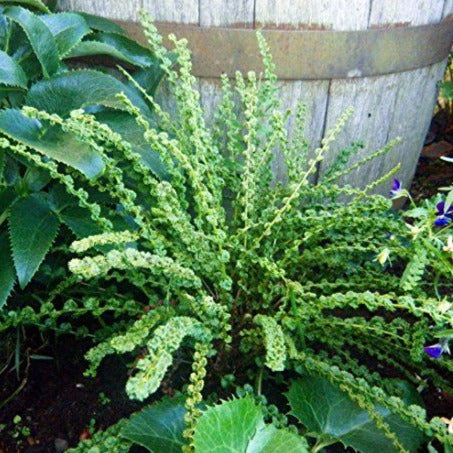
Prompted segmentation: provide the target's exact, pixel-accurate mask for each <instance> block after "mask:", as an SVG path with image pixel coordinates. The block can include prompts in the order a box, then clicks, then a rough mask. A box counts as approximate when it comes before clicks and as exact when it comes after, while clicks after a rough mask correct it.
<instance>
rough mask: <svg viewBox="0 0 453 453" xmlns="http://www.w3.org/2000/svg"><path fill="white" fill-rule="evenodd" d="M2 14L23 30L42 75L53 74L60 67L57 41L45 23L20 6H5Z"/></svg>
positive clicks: (48, 75)
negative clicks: (39, 65)
mask: <svg viewBox="0 0 453 453" xmlns="http://www.w3.org/2000/svg"><path fill="white" fill-rule="evenodd" d="M4 14H5V16H7V17H9V18H10V19H11V20H13V21H14V22H16V23H17V24H19V25H20V27H21V28H22V29H23V30H24V32H25V34H26V35H27V38H28V40H29V41H30V45H31V46H32V48H33V51H34V53H35V55H36V57H37V58H38V60H39V63H40V64H41V67H42V72H43V75H44V77H50V76H51V75H53V74H55V73H56V72H57V71H58V68H59V67H60V59H59V56H58V48H57V43H56V41H55V38H54V37H53V35H52V33H51V31H50V30H49V28H48V27H47V25H46V24H45V23H44V22H43V21H42V20H41V19H40V18H39V17H38V16H37V15H36V14H33V13H32V12H31V11H29V10H27V9H25V8H22V7H20V6H12V7H10V8H6V9H5V11H4Z"/></svg>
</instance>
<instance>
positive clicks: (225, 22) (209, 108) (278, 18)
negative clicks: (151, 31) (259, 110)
mask: <svg viewBox="0 0 453 453" xmlns="http://www.w3.org/2000/svg"><path fill="white" fill-rule="evenodd" d="M61 6H62V8H63V9H79V10H83V11H86V12H90V13H94V14H100V15H103V16H106V17H112V18H116V19H122V20H136V10H137V9H139V8H146V9H147V10H148V11H150V13H151V15H152V16H153V17H154V18H155V19H156V20H158V21H168V22H180V23H188V24H197V25H201V26H234V27H250V28H251V27H257V26H264V27H278V28H284V29H294V28H296V29H297V28H306V29H332V30H364V29H367V28H374V27H394V26H415V25H423V24H430V23H435V22H438V21H440V20H441V19H442V18H444V17H446V16H447V15H449V14H452V13H453V0H405V1H403V0H398V1H395V0H336V1H327V0H165V1H164V0H122V1H113V0H111V1H108V0H62V1H61ZM420 45H423V43H420ZM219 51H221V49H219ZM396 58H404V56H396ZM444 67H445V62H441V63H437V64H434V65H432V66H427V67H424V68H419V69H416V70H412V71H406V72H403V73H397V74H389V75H383V76H378V77H366V78H350V79H341V80H340V79H338V80H330V81H328V80H326V81H303V80H301V81H285V82H280V85H279V86H280V92H281V99H282V103H283V106H284V108H292V109H294V108H295V106H296V104H297V102H299V101H303V102H306V103H307V104H308V106H309V108H310V112H311V115H310V117H309V120H308V122H307V125H306V134H307V138H308V139H309V140H310V142H311V149H314V148H315V147H317V146H318V145H319V143H320V141H321V138H322V136H323V135H324V134H325V132H326V130H328V129H329V128H330V127H332V126H333V124H334V123H335V121H336V120H337V119H338V117H339V116H340V115H341V114H342V113H343V112H344V110H345V109H346V108H347V107H349V106H352V107H354V109H355V111H354V114H353V115H352V117H351V119H350V121H349V123H348V126H347V129H346V130H345V131H343V132H342V133H341V134H340V136H339V137H338V140H337V142H336V143H335V145H334V146H333V147H332V151H331V152H330V153H329V155H328V156H326V159H325V161H324V162H322V165H321V168H320V174H321V175H322V173H323V172H324V171H325V169H326V168H328V166H329V164H331V163H332V161H333V160H334V158H335V155H336V153H337V152H338V150H339V149H341V147H343V146H346V145H348V144H350V143H351V142H353V141H358V140H361V141H363V142H365V144H366V146H365V148H364V149H363V150H362V151H361V152H360V153H359V154H358V155H356V156H355V157H354V158H353V160H352V161H353V162H354V161H357V160H358V159H360V158H362V157H364V156H366V155H368V154H369V153H370V152H371V151H373V150H375V149H377V148H380V147H381V146H383V145H384V144H385V143H386V142H387V141H388V140H390V139H392V138H394V137H396V136H401V137H402V139H403V142H402V143H401V144H400V145H398V146H397V147H396V148H395V149H394V150H393V151H392V152H391V153H389V154H387V155H386V156H384V157H382V158H380V159H377V160H375V161H373V162H371V163H369V164H367V165H366V166H365V167H363V168H362V169H361V170H359V171H356V172H354V173H352V174H350V175H349V176H348V177H347V182H348V183H349V184H351V185H353V186H359V187H364V186H365V185H367V184H369V183H370V182H372V181H373V180H375V179H376V178H378V177H379V176H382V174H384V173H385V172H387V171H389V170H390V169H391V168H392V167H393V166H395V165H396V164H398V163H400V162H401V163H402V164H403V165H402V169H401V170H400V171H399V173H398V177H399V178H401V179H402V180H403V183H404V185H405V186H406V187H407V186H408V185H409V184H410V181H411V179H412V177H413V174H414V170H415V165H416V162H417V159H418V156H419V153H420V150H421V147H422V145H423V140H424V137H425V134H426V131H427V128H428V126H429V122H430V118H431V115H432V110H433V107H434V103H435V98H436V92H437V88H436V83H437V81H438V80H440V79H441V77H442V73H443V69H444ZM199 87H200V91H201V100H202V103H203V105H204V108H205V110H206V119H207V122H208V123H210V121H211V120H212V115H213V112H214V110H215V106H216V105H217V103H218V101H219V99H220V84H219V81H218V80H216V79H203V80H200V81H199ZM290 127H291V126H290ZM274 170H275V173H276V175H277V177H282V176H283V174H284V171H285V169H284V166H283V164H282V161H281V157H280V156H277V158H276V161H275V164H274ZM378 191H379V192H381V193H384V194H385V193H387V192H388V189H387V187H381V188H379V189H378Z"/></svg>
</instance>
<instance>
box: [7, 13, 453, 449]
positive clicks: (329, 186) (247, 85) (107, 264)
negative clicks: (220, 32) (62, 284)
mask: <svg viewBox="0 0 453 453" xmlns="http://www.w3.org/2000/svg"><path fill="white" fill-rule="evenodd" d="M144 28H145V33H146V35H147V37H148V39H149V43H150V46H151V48H152V51H153V53H154V55H156V57H157V58H158V59H159V61H160V67H161V69H162V70H163V72H164V73H165V74H166V77H167V79H168V82H169V85H170V88H171V90H172V93H173V95H174V98H175V104H176V106H177V112H176V114H170V113H169V112H166V111H164V110H163V109H162V108H161V107H160V105H159V104H158V103H156V101H155V100H154V99H153V98H152V97H151V96H150V95H149V94H148V93H146V90H144V89H143V88H142V87H141V86H140V85H139V84H138V83H136V82H135V81H134V80H133V79H132V78H131V77H130V76H129V75H128V74H127V73H125V74H124V75H125V77H127V78H128V80H129V81H130V82H131V83H132V84H133V85H134V86H135V88H136V89H137V90H139V91H140V92H141V94H142V95H143V96H144V97H145V98H146V100H147V102H149V103H150V105H152V107H153V110H154V112H155V115H156V120H155V121H154V122H152V121H150V120H149V118H147V117H146V116H145V115H144V114H143V112H142V111H141V110H140V108H139V107H138V106H136V105H134V104H133V103H132V102H131V100H130V99H129V98H128V97H127V96H126V95H124V94H120V95H118V97H117V101H118V102H119V103H121V105H122V108H123V109H124V110H125V111H127V112H128V113H129V114H130V115H133V116H134V118H135V121H136V122H137V124H138V125H139V126H140V128H141V131H142V136H143V138H144V139H145V140H146V141H147V143H148V144H149V146H150V147H151V149H152V150H153V151H154V152H157V153H158V155H159V158H160V159H161V161H162V162H163V164H164V165H165V168H166V172H167V176H166V177H165V178H164V177H160V176H159V175H157V174H155V173H153V172H152V171H151V170H150V169H149V168H148V167H147V166H146V165H144V164H143V161H142V158H141V156H140V154H139V153H137V151H136V150H134V147H133V144H132V143H131V142H130V141H129V140H128V139H127V138H126V137H125V136H122V135H121V134H119V133H117V132H115V131H113V130H112V129H111V128H110V127H109V126H108V125H107V124H105V123H103V122H101V121H98V119H96V117H95V116H93V115H91V114H89V113H87V112H86V111H82V110H75V111H73V112H72V113H71V115H70V117H69V118H62V117H61V116H60V115H58V114H55V113H48V112H44V111H39V110H37V109H35V108H31V107H25V108H24V109H23V114H24V115H26V116H27V117H28V118H31V119H33V120H39V121H40V122H42V123H43V124H48V125H55V126H58V127H60V128H61V129H62V130H63V131H64V132H65V133H68V134H70V135H71V136H76V137H77V139H78V140H79V141H80V142H82V143H84V144H85V145H87V146H88V147H89V149H90V150H91V151H92V152H94V153H96V155H97V156H99V158H100V159H102V163H103V170H102V172H100V173H99V174H98V175H97V177H96V178H92V179H87V178H86V177H85V176H84V175H83V174H82V173H81V172H76V171H74V170H71V169H68V167H66V166H65V165H64V164H62V163H59V162H56V161H54V160H53V159H43V158H42V156H41V155H40V154H38V153H37V152H36V148H35V147H34V146H33V144H30V143H24V142H22V143H21V142H20V141H19V140H17V139H13V138H3V139H2V140H1V141H0V147H1V148H3V149H8V150H10V152H12V153H14V155H15V156H17V157H19V158H21V159H24V160H27V161H30V162H33V164H34V165H35V166H36V167H38V168H41V169H43V170H45V171H47V172H48V173H49V174H50V175H51V177H52V178H53V179H55V180H56V181H58V182H59V183H60V184H61V185H62V186H63V187H64V188H65V189H66V190H67V192H68V193H70V194H71V195H72V196H74V197H76V198H77V200H78V203H79V206H80V208H81V209H84V210H85V211H86V212H87V213H88V214H89V216H90V218H91V220H92V222H93V223H95V224H96V225H97V226H98V227H99V229H100V231H101V232H100V233H99V234H95V235H90V236H87V237H85V238H82V239H80V240H78V241H76V242H74V243H73V244H72V246H71V249H72V251H73V252H74V253H76V254H80V255H81V256H80V257H76V258H74V259H72V260H71V261H70V262H69V269H70V270H71V272H72V273H73V275H74V276H75V279H76V283H75V284H76V287H77V281H80V282H81V281H84V282H88V283H89V284H91V285H92V286H93V287H102V285H103V284H108V285H111V284H115V282H117V283H116V284H117V286H116V287H117V291H118V293H119V296H120V295H121V293H122V292H126V294H127V297H130V298H132V299H133V301H134V302H135V303H136V304H137V305H139V306H140V305H142V306H143V313H142V315H141V316H140V318H139V319H135V320H134V318H129V322H127V321H126V323H125V324H126V325H124V323H123V325H122V326H120V327H119V328H118V329H117V331H116V332H114V333H112V334H111V336H110V337H109V338H107V339H106V340H104V341H102V342H100V343H99V344H98V345H97V346H95V347H94V348H93V349H91V350H90V351H89V352H88V354H87V359H88V360H89V362H90V368H89V370H88V374H89V375H94V374H95V373H96V369H97V368H98V366H99V365H100V363H101V362H102V360H103V359H104V358H105V357H106V356H107V355H109V354H127V353H135V354H136V353H137V351H139V350H140V351H143V349H145V350H146V352H144V353H142V354H141V356H140V357H139V358H138V359H137V360H136V362H135V363H134V372H133V374H132V375H131V377H130V378H129V380H128V383H127V386H126V391H127V393H128V395H129V396H130V398H133V399H137V400H140V401H143V400H145V399H147V398H148V397H149V396H150V395H152V394H153V393H154V392H156V391H157V390H158V388H159V387H160V385H161V383H162V381H163V379H164V378H165V377H166V375H167V373H168V372H169V370H170V369H173V370H174V369H175V368H177V367H178V366H179V365H181V363H184V362H185V361H186V360H185V359H186V358H187V355H188V354H190V355H191V357H192V358H191V363H192V365H191V372H190V373H189V377H188V382H187V386H186V387H185V389H184V395H185V402H184V405H185V411H184V422H185V428H184V432H183V438H184V439H185V441H184V442H185V445H184V449H185V450H187V451H192V450H193V449H194V448H196V444H197V434H196V429H197V421H198V420H201V417H202V413H203V412H202V408H201V406H200V404H201V403H202V401H203V391H204V388H205V386H206V385H209V388H210V389H212V386H214V387H215V386H216V385H218V383H219V382H220V381H221V379H222V378H223V377H224V376H225V375H233V376H234V379H235V381H236V382H237V383H238V385H244V384H245V383H253V385H254V389H255V391H256V393H258V394H260V393H262V391H263V385H265V383H266V382H273V380H275V379H277V376H280V375H281V373H282V372H283V371H288V372H289V373H290V374H291V375H293V376H294V375H297V374H302V375H303V376H312V377H318V378H320V379H324V380H325V384H323V385H325V386H326V388H327V386H329V385H330V386H334V387H335V388H338V389H340V390H341V391H342V392H344V394H345V395H346V396H345V397H346V399H348V400H349V401H350V402H351V404H354V405H355V407H357V410H361V411H363V413H365V414H368V416H369V417H370V424H371V425H373V426H374V427H375V428H376V429H379V430H380V431H381V433H382V436H383V438H385V439H386V442H387V444H386V445H387V447H388V448H389V449H388V450H386V451H398V452H406V451H411V450H412V451H415V450H414V448H416V447H417V446H415V447H414V445H413V443H411V442H408V441H407V439H406V438H405V437H404V436H400V435H399V434H400V433H399V432H398V433H396V432H395V429H396V430H397V431H398V426H400V425H402V424H403V425H404V426H406V425H405V424H407V425H408V426H411V427H413V428H412V429H415V430H417V431H419V432H420V433H421V435H424V436H425V437H426V438H429V439H436V440H437V441H439V442H441V443H443V444H444V445H450V444H451V441H452V435H451V434H449V433H448V431H447V428H446V426H445V424H444V423H443V422H442V421H441V420H440V419H438V418H433V419H432V420H427V418H426V414H425V412H424V410H423V409H422V408H421V407H420V406H418V405H410V404H409V405H408V404H406V403H405V401H404V398H403V394H402V391H401V386H400V385H399V384H398V383H397V382H395V381H394V380H392V379H388V377H387V376H386V375H385V374H381V367H380V366H379V365H380V364H381V365H383V366H384V367H386V368H390V369H392V370H393V371H394V372H396V373H397V374H398V375H399V376H401V377H402V378H404V379H406V380H408V381H409V382H411V383H412V384H415V385H416V386H420V387H425V386H426V385H428V384H427V382H428V381H429V382H431V383H433V384H434V385H436V386H439V387H442V388H444V389H446V390H451V382H449V380H448V377H447V376H448V375H447V373H448V372H449V371H451V364H450V362H448V360H447V359H446V355H445V354H444V355H443V356H442V357H440V358H437V359H433V358H432V357H430V356H429V355H428V354H426V353H425V352H424V346H426V345H427V344H429V342H431V341H433V339H434V337H435V335H436V332H439V331H443V332H446V331H448V329H451V327H452V321H453V320H452V316H451V310H450V308H449V307H448V308H447V309H445V306H442V303H441V302H440V301H439V298H437V297H436V295H435V293H434V292H433V291H432V290H431V288H430V287H429V286H428V287H427V288H425V289H423V290H420V291H419V290H414V291H413V292H411V291H409V292H408V291H407V289H408V288H407V287H406V286H405V285H404V284H403V285H402V284H401V275H402V273H403V272H405V271H404V265H403V264H406V263H407V257H408V252H407V251H406V249H407V247H406V246H407V245H408V244H409V245H410V244H411V242H410V240H411V234H410V232H409V231H408V228H407V227H406V225H405V223H404V222H402V221H401V219H400V218H399V216H398V214H396V213H394V212H392V210H391V201H390V200H389V199H386V198H384V197H382V196H379V195H372V194H371V192H372V190H373V189H374V187H376V186H377V185H378V184H380V183H382V181H384V180H385V179H386V178H388V177H389V176H391V174H393V173H395V172H396V171H397V168H396V169H394V170H392V172H390V174H388V175H385V176H383V178H381V179H380V180H379V181H376V182H375V183H373V184H371V185H370V186H368V187H366V188H364V189H356V188H352V187H349V186H345V187H339V186H338V185H336V184H335V181H336V179H337V178H339V177H340V176H344V175H345V174H347V172H348V171H350V170H351V169H352V168H357V166H360V164H361V162H359V163H358V164H355V165H354V167H349V169H347V168H345V166H344V162H340V163H338V162H337V164H336V165H335V166H334V169H333V170H332V171H331V172H330V174H329V175H328V176H327V177H325V178H324V179H323V180H322V181H321V182H320V183H319V184H317V185H313V184H311V182H310V181H311V179H312V176H313V175H314V174H315V173H316V171H317V168H318V165H319V163H320V162H322V160H323V159H324V156H325V155H326V154H327V153H329V149H330V146H331V144H332V143H333V142H334V140H335V136H336V135H337V134H338V132H339V131H340V130H341V129H342V128H343V127H344V126H345V125H346V123H347V118H348V115H349V114H350V111H347V112H346V113H345V114H344V115H343V116H341V117H340V118H339V120H338V122H337V124H336V126H335V127H334V128H333V130H331V131H329V132H328V133H327V135H326V137H325V138H324V139H323V141H322V143H321V146H320V147H319V148H317V149H316V150H315V151H313V152H312V151H309V148H308V146H307V143H306V140H305V139H304V137H303V136H302V135H301V134H296V135H295V136H294V138H293V139H289V138H288V136H287V133H286V129H285V123H286V120H287V117H288V113H285V112H282V110H281V106H280V102H279V97H278V94H277V85H276V77H275V73H274V66H273V63H272V59H271V56H270V54H269V51H268V48H267V45H266V43H265V41H264V39H263V37H262V36H261V35H260V34H259V33H258V42H259V46H260V50H261V53H262V55H263V62H264V67H265V70H264V73H263V74H262V75H260V76H258V75H256V74H255V73H249V74H247V77H244V76H243V75H241V74H239V73H238V74H237V75H236V80H235V82H236V83H235V85H234V87H232V86H231V82H230V80H228V79H227V78H226V77H224V78H223V79H222V83H223V99H222V101H221V103H220V105H219V107H218V111H217V113H216V121H215V124H214V126H213V127H212V129H211V128H209V127H207V125H206V122H205V118H204V115H203V109H202V107H201V104H200V94H199V92H198V91H197V90H196V88H195V86H196V84H195V79H194V77H193V76H192V75H191V61H190V54H189V51H188V49H187V45H186V42H185V41H184V40H179V41H178V40H176V39H175V38H174V37H170V38H171V39H172V41H173V43H174V47H175V49H174V52H175V53H176V55H177V62H178V69H172V61H173V60H172V58H171V55H173V54H170V53H169V51H167V50H166V49H165V48H164V47H162V44H161V43H162V38H161V37H160V36H159V35H158V34H157V31H156V29H155V27H154V26H153V24H152V23H151V22H150V21H149V19H148V18H146V17H145V19H144ZM237 99H238V100H237ZM236 100H237V101H236ZM237 104H239V105H237ZM237 107H239V109H238V108H237ZM238 112H239V113H238ZM305 113H306V112H305V107H304V106H300V107H299V109H298V111H297V112H296V117H297V120H298V122H299V130H302V125H303V120H304V117H305ZM393 145H394V142H391V143H389V144H388V145H387V146H385V147H384V148H383V149H380V150H378V151H376V152H374V153H373V154H371V155H370V156H369V157H367V158H366V160H369V159H372V158H374V157H377V156H380V155H382V154H384V153H385V152H387V151H388V150H389V149H390V148H391V147H392V146H393ZM275 149H279V150H280V151H281V153H282V154H283V155H284V157H285V159H286V165H287V174H288V182H287V184H282V183H280V182H278V181H275V180H274V178H273V175H272V171H271V163H272V160H273V156H274V151H275ZM348 153H349V154H351V152H350V151H348V152H346V153H342V154H341V156H343V157H342V158H341V159H342V160H345V161H346V160H347V159H345V158H344V156H345V155H347V154H348ZM87 183H88V184H89V185H90V186H91V187H92V188H93V189H95V190H96V191H98V192H100V193H105V194H108V195H109V196H110V197H111V200H114V202H115V205H116V206H117V211H118V213H119V215H120V216H122V218H123V220H124V221H125V222H127V225H128V228H124V229H122V230H121V231H119V230H118V229H117V228H115V227H114V225H113V223H112V221H111V219H109V217H108V216H106V215H105V210H103V209H102V208H101V206H100V205H99V204H98V203H97V201H96V199H95V198H93V197H92V196H91V194H90V193H89V192H88V191H87V190H85V189H84V188H83V187H84V185H85V184H87ZM345 198H347V199H348V200H349V201H348V202H347V203H345V202H344V199H345ZM384 251H385V253H383V252H384ZM442 253H443V252H442ZM398 256H400V257H399V258H398ZM389 257H390V258H389ZM448 259H449V258H448V256H445V260H448ZM383 265H384V269H383V268H382V266H383ZM413 267H414V268H417V269H418V270H417V272H415V271H412V270H411V271H410V272H409V271H407V272H408V273H411V274H412V275H415V274H417V275H418V273H419V272H420V271H419V269H420V266H419V265H418V264H417V266H415V265H414V266H413ZM405 280H406V281H408V279H406V278H405ZM416 280H417V279H415V281H413V282H412V283H414V284H416ZM102 282H107V283H102ZM112 282H113V283H112ZM125 288H127V290H126V289H125ZM411 288H412V284H411ZM409 289H410V288H409ZM119 296H118V297H119ZM99 303H100V302H99V298H98V299H97V304H98V305H99ZM29 315H30V316H31V314H29ZM34 315H36V314H34ZM12 322H14V321H12ZM118 330H119V331H118ZM175 355H177V357H176V358H175ZM371 364H375V365H371ZM389 413H390V414H393V415H394V416H396V417H398V422H397V423H391V422H390V421H389V420H388V419H387V415H388V414H389ZM361 416H362V415H361ZM302 418H304V417H303V415H301V421H302V423H304V424H305V425H306V426H309V421H308V422H307V420H305V419H304V420H302ZM200 423H201V421H200ZM324 440H325V438H324ZM331 440H332V439H331ZM370 442H372V440H370ZM331 443H332V442H331ZM321 444H322V442H321V443H317V444H316V445H317V446H316V448H315V447H313V448H315V451H316V449H320V448H321V447H320V445H321ZM376 445H378V447H377V448H379V445H381V444H375V447H376ZM121 448H123V447H121Z"/></svg>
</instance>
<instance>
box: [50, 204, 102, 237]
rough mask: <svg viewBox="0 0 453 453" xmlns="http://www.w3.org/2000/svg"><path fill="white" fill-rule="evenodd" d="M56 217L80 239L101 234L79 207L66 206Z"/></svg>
mask: <svg viewBox="0 0 453 453" xmlns="http://www.w3.org/2000/svg"><path fill="white" fill-rule="evenodd" d="M58 215H59V217H60V220H61V221H62V222H63V223H64V224H65V225H66V226H67V227H68V228H69V229H70V230H71V231H72V232H73V233H74V234H75V235H76V236H78V237H80V238H84V237H88V236H92V235H94V234H99V233H102V230H101V228H100V227H99V226H98V225H96V223H94V222H93V220H91V218H90V214H89V212H88V211H87V210H86V209H84V208H82V207H80V206H68V207H67V208H65V209H63V211H61V212H60V213H59V214H58Z"/></svg>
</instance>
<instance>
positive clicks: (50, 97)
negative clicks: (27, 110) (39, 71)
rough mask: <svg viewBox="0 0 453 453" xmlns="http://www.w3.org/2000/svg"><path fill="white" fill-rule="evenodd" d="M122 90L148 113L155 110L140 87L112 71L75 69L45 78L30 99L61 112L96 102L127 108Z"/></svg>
mask: <svg viewBox="0 0 453 453" xmlns="http://www.w3.org/2000/svg"><path fill="white" fill-rule="evenodd" d="M121 92H123V93H125V94H126V96H127V97H128V98H129V99H130V100H131V102H132V103H133V104H134V105H135V106H137V107H138V108H139V109H140V110H141V111H142V112H143V113H144V114H146V115H150V114H151V112H150V110H149V108H148V106H147V105H146V103H145V102H144V101H143V99H142V98H141V96H139V95H138V94H137V92H136V91H134V90H132V89H131V88H130V87H128V86H126V85H125V84H124V83H122V82H120V81H119V80H117V79H115V78H114V77H112V76H110V75H108V74H104V73H102V72H99V71H93V70H80V71H72V72H67V73H64V74H59V75H57V76H54V77H52V78H51V79H48V80H42V81H40V82H38V83H36V84H35V85H33V86H32V87H31V88H30V90H29V91H28V93H27V97H26V103H27V105H31V106H32V107H36V108H37V109H40V110H46V111H47V112H50V113H57V114H59V115H61V116H65V115H67V114H69V112H71V111H72V110H75V109H80V108H84V107H87V106H91V105H96V104H101V105H104V106H107V107H112V108H115V109H120V110H124V105H123V104H122V103H121V102H120V101H119V100H118V99H117V98H116V95H117V94H118V93H121Z"/></svg>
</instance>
